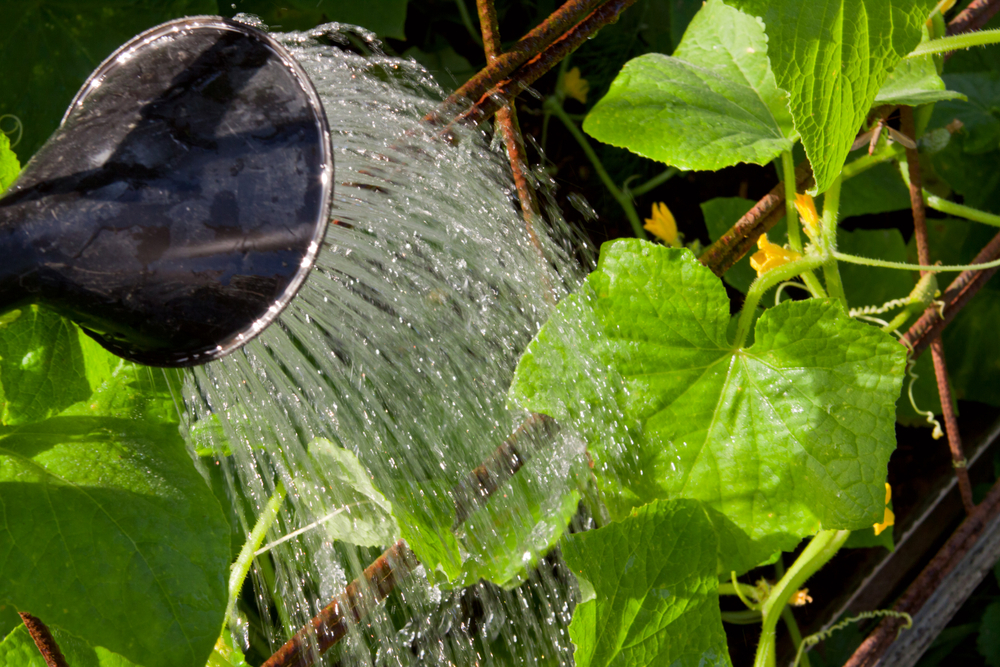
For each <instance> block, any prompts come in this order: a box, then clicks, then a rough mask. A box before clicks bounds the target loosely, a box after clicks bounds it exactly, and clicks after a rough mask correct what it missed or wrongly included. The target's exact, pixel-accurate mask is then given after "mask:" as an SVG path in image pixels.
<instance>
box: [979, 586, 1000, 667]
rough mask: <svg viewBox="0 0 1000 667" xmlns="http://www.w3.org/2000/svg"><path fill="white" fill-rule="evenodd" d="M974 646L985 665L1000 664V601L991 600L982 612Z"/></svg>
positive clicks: (993, 666) (992, 666)
mask: <svg viewBox="0 0 1000 667" xmlns="http://www.w3.org/2000/svg"><path fill="white" fill-rule="evenodd" d="M976 648H978V649H979V655H981V656H983V658H985V659H986V664H987V665H989V666H990V667H998V666H1000V602H993V603H992V604H990V605H989V606H988V607H986V611H984V612H983V620H982V622H981V624H980V626H979V637H978V639H977V640H976Z"/></svg>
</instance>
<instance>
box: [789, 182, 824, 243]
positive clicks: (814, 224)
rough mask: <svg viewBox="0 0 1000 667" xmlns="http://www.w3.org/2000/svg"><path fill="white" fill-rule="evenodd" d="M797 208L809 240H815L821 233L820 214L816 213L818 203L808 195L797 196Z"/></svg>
mask: <svg viewBox="0 0 1000 667" xmlns="http://www.w3.org/2000/svg"><path fill="white" fill-rule="evenodd" d="M795 208H796V209H797V210H798V212H799V216H800V217H801V218H802V222H804V223H805V227H804V229H805V230H806V234H808V235H809V238H811V239H815V238H816V236H818V233H819V214H818V213H816V202H814V201H813V198H812V197H810V196H809V195H807V194H799V193H796V194H795Z"/></svg>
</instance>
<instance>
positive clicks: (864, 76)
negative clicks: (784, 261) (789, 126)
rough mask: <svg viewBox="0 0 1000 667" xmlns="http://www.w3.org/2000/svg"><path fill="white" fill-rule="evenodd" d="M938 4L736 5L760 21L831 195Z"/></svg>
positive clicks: (737, 1)
mask: <svg viewBox="0 0 1000 667" xmlns="http://www.w3.org/2000/svg"><path fill="white" fill-rule="evenodd" d="M934 4H935V3H934V0H916V2H914V1H912V0H833V1H832V2H826V3H820V4H817V3H811V2H802V1H801V0H733V5H735V6H737V7H739V8H740V9H742V10H743V11H745V12H746V13H748V14H750V15H753V16H759V17H761V18H762V19H763V21H764V31H765V32H766V33H767V37H768V42H767V48H768V55H769V56H770V58H771V67H772V69H773V70H774V76H775V79H776V80H777V83H778V86H780V87H781V88H783V89H785V90H787V91H788V92H789V93H790V95H791V103H790V106H791V110H792V117H793V118H794V119H795V128H796V129H797V130H798V131H799V134H800V135H801V136H802V144H803V146H804V147H805V150H806V155H807V156H808V157H809V162H810V164H812V168H813V176H814V177H815V179H816V185H815V187H814V188H813V190H811V192H812V193H813V194H816V193H818V192H823V191H825V190H826V189H827V188H828V187H830V184H831V183H833V180H834V179H835V178H836V177H837V175H838V174H839V173H840V169H841V167H842V166H843V164H844V159H845V158H846V157H847V153H848V151H849V150H850V148H851V144H852V143H853V142H854V138H855V136H857V133H858V130H859V129H860V128H861V124H862V122H863V121H864V119H865V116H866V115H867V114H868V111H869V109H871V106H872V103H873V102H874V101H875V97H876V95H877V94H878V92H879V90H880V89H881V88H882V84H883V83H885V81H886V79H887V77H888V73H889V72H890V71H891V70H892V69H893V68H895V67H896V66H897V65H898V64H899V61H900V59H901V58H902V57H903V56H905V55H906V54H908V53H909V52H910V51H912V50H913V49H914V47H916V46H917V44H919V43H920V38H921V29H922V27H923V24H924V21H926V19H927V17H928V15H929V14H930V11H931V9H932V8H933V7H934Z"/></svg>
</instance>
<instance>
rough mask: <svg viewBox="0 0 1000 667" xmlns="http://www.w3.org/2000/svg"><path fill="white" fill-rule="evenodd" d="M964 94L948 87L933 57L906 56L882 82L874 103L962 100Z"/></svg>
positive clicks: (923, 102) (926, 102)
mask: <svg viewBox="0 0 1000 667" xmlns="http://www.w3.org/2000/svg"><path fill="white" fill-rule="evenodd" d="M964 99H965V95H963V94H962V93H960V92H958V91H956V90H948V89H947V88H946V87H945V84H944V81H942V80H941V77H940V76H938V73H937V67H936V66H935V64H934V56H921V57H919V58H905V59H903V60H901V61H899V64H898V65H896V69H894V70H893V71H892V74H890V75H889V78H888V79H886V80H885V83H883V84H882V88H881V89H880V90H879V91H878V95H876V96H875V105H876V106H879V105H882V104H904V105H907V106H912V107H917V106H920V105H921V104H930V103H932V102H942V101H944V100H964Z"/></svg>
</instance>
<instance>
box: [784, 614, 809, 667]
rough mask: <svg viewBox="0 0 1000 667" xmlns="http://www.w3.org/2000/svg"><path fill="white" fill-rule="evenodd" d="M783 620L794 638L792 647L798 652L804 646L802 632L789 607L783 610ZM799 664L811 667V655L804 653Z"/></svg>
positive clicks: (803, 666)
mask: <svg viewBox="0 0 1000 667" xmlns="http://www.w3.org/2000/svg"><path fill="white" fill-rule="evenodd" d="M781 619H782V620H783V621H784V622H785V627H786V628H788V634H789V636H790V637H791V638H792V645H793V646H794V647H795V650H796V651H798V650H799V646H801V645H802V632H800V631H799V624H798V623H796V622H795V614H793V613H792V608H791V607H789V606H788V605H785V606H784V608H782V610H781ZM799 664H800V665H802V667H811V665H810V664H809V654H807V653H805V652H804V651H803V652H802V656H801V660H799Z"/></svg>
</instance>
